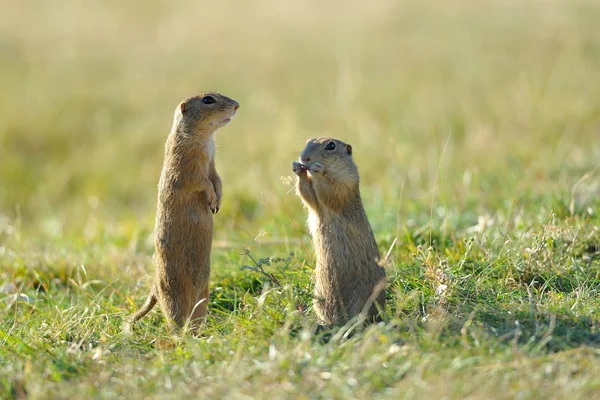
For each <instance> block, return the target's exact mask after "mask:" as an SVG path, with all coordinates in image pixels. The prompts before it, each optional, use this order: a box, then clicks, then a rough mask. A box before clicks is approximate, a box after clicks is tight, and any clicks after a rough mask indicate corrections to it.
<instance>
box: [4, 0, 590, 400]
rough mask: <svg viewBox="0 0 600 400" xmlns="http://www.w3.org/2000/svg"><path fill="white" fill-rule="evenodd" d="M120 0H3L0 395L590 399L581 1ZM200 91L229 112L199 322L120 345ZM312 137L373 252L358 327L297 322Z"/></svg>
mask: <svg viewBox="0 0 600 400" xmlns="http://www.w3.org/2000/svg"><path fill="white" fill-rule="evenodd" d="M121 3H123V2H121ZM121 3H119V2H83V3H81V2H75V1H65V2H39V1H25V2H14V4H7V5H5V6H4V7H3V12H2V13H0V87H2V90H1V91H0V289H1V291H0V398H23V397H28V398H44V399H46V398H120V397H122V398H184V397H209V398H261V399H265V398H268V399H271V398H273V399H277V398H297V399H302V398H357V399H365V398H390V399H397V398H456V399H463V398H473V399H479V398H520V399H526V398H569V399H579V398H582V399H583V398H586V399H587V398H593V397H598V395H599V393H600V311H599V310H600V296H599V291H600V98H599V97H598V93H600V74H598V71H599V70H600V25H599V24H598V23H597V21H598V20H600V6H598V5H597V4H596V3H595V2H594V1H591V0H590V1H585V0H574V1H562V0H551V1H532V2H517V1H509V2H505V1H500V0H497V1H496V0H488V1H484V2H477V1H474V0H465V1H461V2H458V3H452V4H449V3H448V4H447V2H442V1H433V0H427V1H425V2H417V1H415V2H412V1H405V2H392V1H380V2H371V4H370V5H368V6H367V3H364V4H363V3H362V2H358V1H350V2H329V3H322V2H316V1H310V2H303V3H298V4H294V5H292V4H291V3H290V4H287V3H282V2H275V1H270V0H259V1H256V2H248V3H247V4H233V3H232V4H225V3H223V2H220V3H215V2H213V3H206V4H200V3H198V2H191V1H181V2H175V3H173V4H171V5H169V4H167V3H164V4H162V3H158V2H147V3H144V6H143V7H142V6H141V5H136V4H129V5H128V4H125V3H123V4H121ZM203 90H218V91H220V92H222V93H224V94H226V95H228V96H231V97H233V98H235V99H236V100H238V101H239V102H240V104H241V108H240V110H239V112H238V115H237V116H236V117H235V119H234V120H233V121H232V123H231V124H230V125H229V126H227V127H225V128H223V129H222V130H221V131H220V132H219V134H218V135H217V143H218V146H219V147H218V153H217V168H218V170H219V172H220V174H221V177H222V179H223V182H224V202H223V205H222V209H221V211H220V212H219V214H218V215H217V216H216V219H215V243H214V247H213V269H212V280H211V299H210V316H209V318H208V321H207V323H206V325H205V326H204V328H203V330H202V334H201V336H200V337H198V338H193V337H190V336H175V335H173V334H172V333H171V332H169V330H168V328H167V325H166V323H165V321H164V318H163V317H162V314H161V313H160V312H157V311H153V312H152V313H150V314H149V315H148V316H147V317H146V318H144V319H143V320H141V321H140V322H139V323H138V324H137V325H136V327H135V330H134V333H133V335H132V336H130V337H127V336H125V335H123V334H122V332H121V324H122V322H123V319H124V318H125V317H126V316H128V315H130V313H132V312H133V311H134V310H135V309H136V308H137V307H138V306H139V305H140V304H141V303H142V302H143V300H144V298H145V296H146V295H147V292H148V289H149V287H150V284H151V279H152V274H153V269H154V266H153V264H152V253H153V240H152V232H153V228H154V226H153V224H154V216H155V211H156V184H157V181H158V175H159V172H160V168H161V164H162V155H163V146H164V142H165V139H166V135H167V133H168V131H169V129H170V126H171V122H172V113H173V110H174V108H175V106H176V104H177V103H178V102H179V101H180V100H181V99H183V98H184V97H186V96H188V95H190V94H193V93H195V92H197V91H203ZM325 134H327V135H332V136H335V137H338V138H340V139H342V140H344V141H347V142H349V143H351V144H352V145H353V148H354V153H355V158H356V162H357V164H358V166H359V170H360V173H361V179H362V193H363V200H364V203H365V208H366V210H367V214H368V216H369V219H370V221H371V224H372V226H373V229H374V231H375V235H376V239H377V242H378V244H379V246H380V249H381V252H382V253H383V254H386V253H387V252H388V250H390V248H391V251H390V256H389V263H388V265H387V273H388V277H389V285H388V293H387V294H388V305H387V309H386V319H385V322H383V323H381V324H379V325H373V326H369V327H366V328H359V327H358V326H354V325H349V326H346V327H342V328H337V329H324V328H317V326H316V324H315V317H314V313H313V311H312V307H311V303H310V299H311V292H312V283H311V279H312V273H313V267H314V254H313V249H312V245H311V242H310V238H309V237H308V235H307V231H306V226H305V220H306V214H305V212H304V210H303V209H302V207H301V204H300V201H299V199H298V198H297V197H296V196H295V195H294V193H293V191H290V189H291V188H292V187H291V185H290V184H289V180H290V177H291V176H292V171H291V163H292V161H294V160H295V159H296V158H297V157H298V154H299V152H300V151H301V150H302V148H303V146H304V143H305V141H306V140H307V139H308V138H309V137H313V136H321V135H325ZM394 240H396V242H395V244H394V245H393V246H392V243H393V242H394ZM244 248H247V249H249V251H250V252H251V255H252V257H254V258H255V259H256V260H259V259H263V258H269V257H271V258H272V259H271V260H268V259H263V260H262V263H263V265H262V268H264V271H265V273H266V274H267V275H268V274H272V277H271V276H267V275H265V274H263V273H261V272H260V271H258V270H256V269H255V270H251V269H244V270H242V267H243V266H245V265H247V266H253V265H254V264H253V262H252V260H251V259H250V258H249V257H247V256H246V255H244ZM273 277H274V278H275V280H276V281H277V282H278V284H276V283H275V282H274V280H273ZM16 292H18V293H21V296H20V301H15V299H16V298H17V294H16ZM25 296H26V297H25Z"/></svg>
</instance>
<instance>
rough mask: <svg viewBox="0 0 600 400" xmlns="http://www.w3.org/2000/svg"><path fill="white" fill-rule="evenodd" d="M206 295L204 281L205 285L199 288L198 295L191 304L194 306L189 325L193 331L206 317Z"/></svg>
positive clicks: (207, 293) (206, 287)
mask: <svg viewBox="0 0 600 400" xmlns="http://www.w3.org/2000/svg"><path fill="white" fill-rule="evenodd" d="M208 296H209V292H208V283H206V286H205V287H204V288H203V289H201V290H200V295H199V296H198V298H197V299H196V301H195V302H194V304H193V305H192V307H196V308H195V309H194V310H193V311H192V316H191V322H190V326H191V328H192V329H193V330H195V331H197V330H198V328H199V327H200V324H201V323H202V321H203V320H204V318H205V317H206V314H207V311H208Z"/></svg>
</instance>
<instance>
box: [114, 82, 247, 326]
mask: <svg viewBox="0 0 600 400" xmlns="http://www.w3.org/2000/svg"><path fill="white" fill-rule="evenodd" d="M238 108H239V104H238V102H237V101H235V100H232V99H230V98H228V97H225V96H223V95H221V94H219V93H214V92H211V93H201V94H199V95H197V96H192V97H189V98H187V99H185V100H184V101H182V102H181V103H180V104H179V105H178V106H177V108H176V109H175V115H174V118H173V127H172V128H171V133H170V134H169V137H168V139H167V141H166V144H165V156H164V162H163V167H162V172H161V175H160V180H159V183H158V207H157V213H156V226H155V232H154V244H155V247H156V252H155V255H154V256H155V262H156V276H155V279H154V284H153V286H152V289H151V291H150V295H149V296H148V299H147V300H146V302H145V303H144V305H142V307H141V308H140V309H139V310H138V311H137V312H136V313H135V314H133V315H132V316H131V319H130V321H129V323H128V325H127V326H126V330H129V329H130V327H131V324H132V323H133V322H135V321H137V320H138V319H140V318H142V317H143V316H144V315H146V314H147V313H148V312H149V311H150V310H151V309H152V307H154V305H155V304H156V303H157V302H158V303H159V305H160V307H161V309H162V310H163V312H164V313H165V315H166V317H167V319H168V321H169V323H170V324H171V325H173V322H175V324H176V325H177V326H179V327H183V326H184V325H185V324H186V322H187V321H188V320H190V321H191V322H190V326H191V328H192V330H195V329H197V327H198V325H199V323H200V321H199V319H200V318H203V317H204V316H205V315H206V312H207V306H208V280H209V276H210V253H211V248H212V238H213V214H214V213H216V212H217V211H219V207H220V205H221V197H222V194H223V191H222V184H221V178H220V177H219V175H218V174H217V170H216V169H215V159H214V155H215V141H214V133H215V131H216V130H217V129H219V128H221V127H222V126H225V125H226V124H227V123H228V122H229V121H230V120H231V118H232V117H233V115H234V114H235V112H236V110H237V109H238Z"/></svg>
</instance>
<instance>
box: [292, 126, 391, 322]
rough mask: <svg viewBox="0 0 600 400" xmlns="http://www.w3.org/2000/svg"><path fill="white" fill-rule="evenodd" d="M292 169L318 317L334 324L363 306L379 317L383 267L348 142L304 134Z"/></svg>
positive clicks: (372, 317) (381, 299)
mask: <svg viewBox="0 0 600 400" xmlns="http://www.w3.org/2000/svg"><path fill="white" fill-rule="evenodd" d="M292 168H293V170H294V173H295V174H296V175H297V176H298V179H297V185H296V191H297V194H298V195H299V196H300V197H301V198H302V202H303V203H304V206H305V207H306V208H307V209H308V213H309V217H308V225H309V229H310V234H311V236H312V238H313V243H314V246H315V252H316V255H317V267H316V279H315V293H314V295H315V296H314V303H313V304H314V309H315V312H316V314H317V317H318V319H319V320H320V322H322V323H325V324H330V325H340V324H344V323H345V322H347V321H348V320H349V319H351V318H353V317H354V316H356V315H358V314H359V313H361V312H362V311H363V310H364V311H365V313H366V316H367V317H368V319H371V320H377V319H379V317H378V310H377V306H375V303H377V304H378V306H379V307H380V308H381V309H383V308H384V306H385V270H384V269H383V268H382V267H381V266H380V264H379V263H380V254H379V249H378V248H377V243H376V242H375V237H374V236H373V230H372V229H371V225H370V224H369V220H368V219H367V215H366V213H365V210H364V208H363V204H362V201H361V198H360V190H359V175H358V168H357V167H356V164H355V163H354V160H353V159H352V146H350V145H349V144H346V143H344V142H342V141H340V140H337V139H334V138H329V137H321V138H313V139H310V140H308V142H306V147H305V148H304V150H303V151H302V153H301V155H300V162H294V163H293V165H292Z"/></svg>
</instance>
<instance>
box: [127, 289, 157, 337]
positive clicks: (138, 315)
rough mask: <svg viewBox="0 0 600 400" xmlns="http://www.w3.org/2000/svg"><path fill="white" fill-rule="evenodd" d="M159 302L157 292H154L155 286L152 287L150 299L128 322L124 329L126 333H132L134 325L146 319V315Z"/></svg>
mask: <svg viewBox="0 0 600 400" xmlns="http://www.w3.org/2000/svg"><path fill="white" fill-rule="evenodd" d="M157 301H158V298H157V297H156V291H155V290H154V286H152V289H151V290H150V294H149V295H148V298H147V299H146V301H145V302H144V304H143V305H142V306H141V307H140V308H139V309H138V310H137V311H136V312H135V313H134V314H133V315H132V316H131V317H129V318H128V320H127V321H126V323H125V327H124V331H125V333H130V332H131V327H132V325H133V323H134V322H135V321H137V320H139V319H140V318H142V317H144V315H146V314H148V313H149V312H150V310H152V309H153V308H154V306H155V305H156V303H157Z"/></svg>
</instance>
